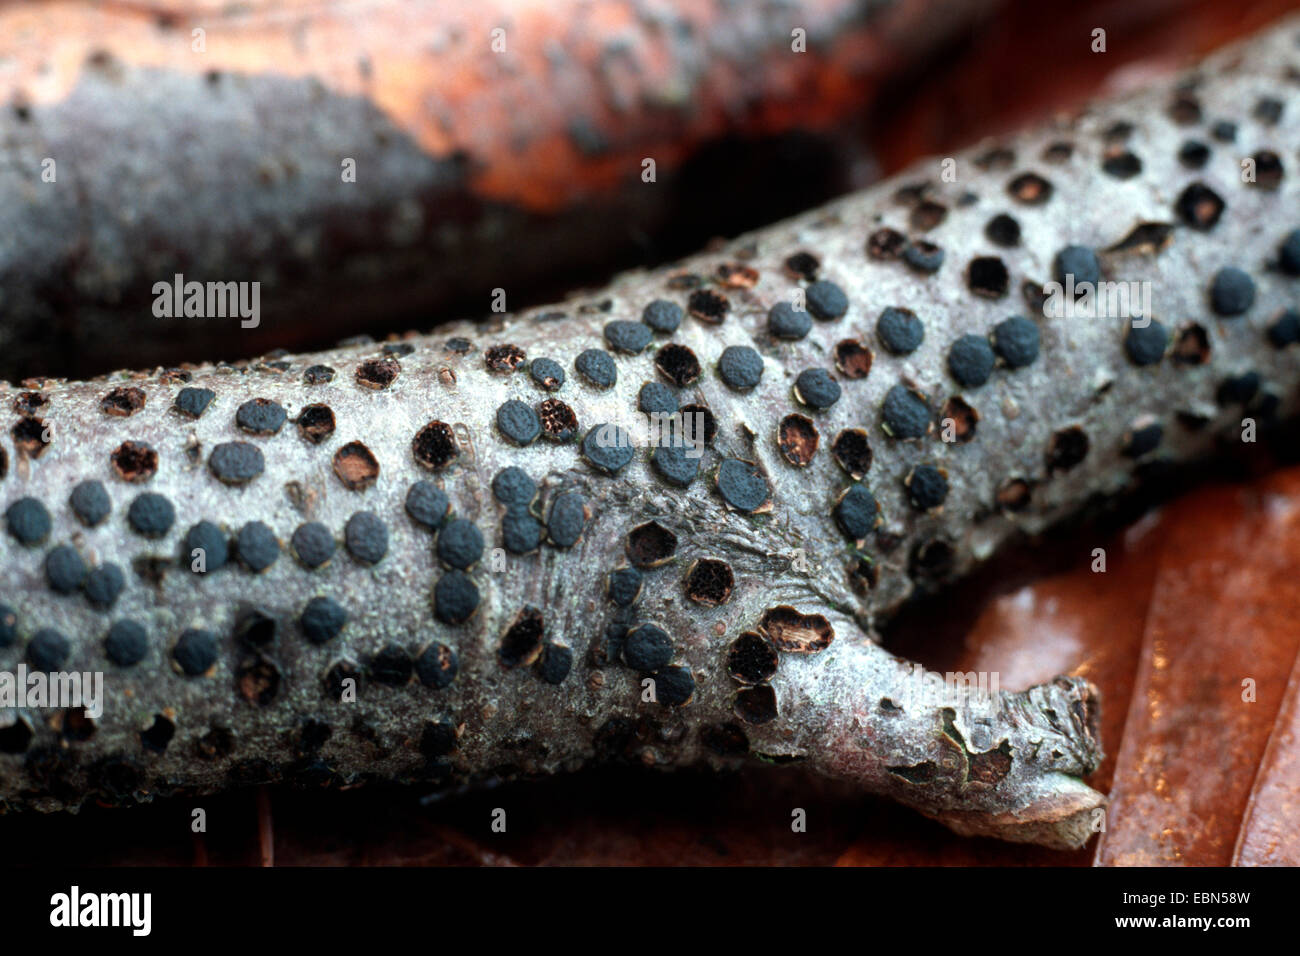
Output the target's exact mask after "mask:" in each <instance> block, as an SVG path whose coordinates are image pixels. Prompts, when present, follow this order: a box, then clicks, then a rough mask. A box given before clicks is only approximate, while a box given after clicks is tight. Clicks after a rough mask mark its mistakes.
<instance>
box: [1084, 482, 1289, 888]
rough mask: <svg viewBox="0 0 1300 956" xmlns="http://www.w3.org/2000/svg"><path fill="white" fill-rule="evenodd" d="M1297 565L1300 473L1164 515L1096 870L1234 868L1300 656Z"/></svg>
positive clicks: (1188, 502)
mask: <svg viewBox="0 0 1300 956" xmlns="http://www.w3.org/2000/svg"><path fill="white" fill-rule="evenodd" d="M1298 569H1300V472H1297V471H1288V472H1284V473H1281V474H1278V475H1276V476H1274V477H1271V478H1268V479H1265V480H1264V481H1262V482H1257V483H1255V484H1253V485H1250V486H1247V487H1242V488H1215V489H1208V490H1206V491H1203V492H1200V493H1198V494H1196V495H1194V496H1192V497H1190V498H1187V499H1184V500H1182V501H1179V502H1178V503H1177V504H1175V505H1174V506H1173V507H1172V508H1171V509H1170V512H1169V520H1168V521H1167V522H1166V525H1165V537H1164V543H1163V548H1162V550H1161V555H1160V564H1159V569H1158V571H1157V574H1156V582H1155V588H1154V592H1153V597H1152V606H1151V612H1150V615H1149V616H1148V619H1147V625H1146V636H1145V639H1144V645H1143V649H1142V656H1141V662H1140V664H1139V668H1138V675H1137V680H1136V683H1135V689H1134V694H1133V697H1132V701H1131V703H1130V708H1129V716H1128V721H1127V723H1126V724H1125V728H1124V739H1123V743H1122V745H1121V748H1120V751H1119V756H1118V762H1117V767H1116V771H1115V783H1114V787H1113V789H1112V790H1111V808H1110V811H1109V813H1108V821H1109V824H1110V825H1109V826H1108V828H1107V830H1106V832H1105V833H1104V834H1102V837H1101V841H1100V844H1099V846H1098V848H1097V862H1098V863H1099V864H1102V865H1137V866H1152V865H1162V864H1185V865H1192V866H1226V865H1228V864H1229V863H1231V862H1232V856H1233V848H1234V846H1235V844H1236V842H1237V834H1238V830H1239V829H1240V827H1241V825H1242V820H1243V817H1244V815H1245V813H1246V808H1247V803H1248V801H1249V798H1250V791H1251V785H1252V783H1253V782H1254V779H1255V776H1256V773H1257V771H1258V768H1259V767H1260V763H1261V760H1262V759H1263V757H1264V754H1265V750H1266V748H1267V747H1268V743H1269V737H1270V736H1271V735H1272V732H1273V727H1274V724H1275V722H1276V720H1277V716H1278V713H1279V712H1280V709H1281V706H1282V701H1283V698H1284V696H1285V691H1286V688H1287V679H1288V677H1289V675H1290V674H1291V671H1292V668H1293V665H1294V662H1295V659H1296V650H1297V647H1298V646H1300V631H1298V630H1297V629H1296V627H1295V622H1296V617H1297V614H1298V613H1300V577H1297V570H1298ZM1261 809H1262V808H1261ZM1261 824H1262V821H1261Z"/></svg>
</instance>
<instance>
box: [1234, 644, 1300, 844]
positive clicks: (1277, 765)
mask: <svg viewBox="0 0 1300 956" xmlns="http://www.w3.org/2000/svg"><path fill="white" fill-rule="evenodd" d="M1297 819H1300V656H1297V657H1296V665H1295V667H1293V668H1292V669H1291V680H1290V682H1289V683H1288V684H1287V690H1286V699H1285V700H1284V701H1283V703H1282V711H1281V713H1280V714H1278V718H1277V724H1276V725H1275V726H1274V728H1273V734H1272V736H1271V737H1270V738H1269V741H1268V749H1267V750H1265V751H1264V759H1263V760H1261V761H1260V765H1259V773H1258V774H1256V776H1255V786H1254V788H1253V789H1252V790H1251V794H1250V802H1249V803H1248V804H1247V805H1246V818H1245V820H1243V821H1242V824H1241V831H1240V833H1239V834H1238V835H1237V846H1236V849H1235V850H1234V851H1233V854H1232V862H1233V864H1234V865H1239V866H1300V833H1298V832H1297V830H1296V825H1295V824H1296V820H1297Z"/></svg>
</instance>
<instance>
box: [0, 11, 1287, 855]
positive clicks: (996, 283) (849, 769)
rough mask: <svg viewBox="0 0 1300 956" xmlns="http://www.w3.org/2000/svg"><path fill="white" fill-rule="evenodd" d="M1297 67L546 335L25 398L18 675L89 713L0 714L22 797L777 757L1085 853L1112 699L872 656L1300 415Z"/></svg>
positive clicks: (697, 263)
mask: <svg viewBox="0 0 1300 956" xmlns="http://www.w3.org/2000/svg"><path fill="white" fill-rule="evenodd" d="M1298 33H1300V23H1298V22H1297V21H1295V20H1292V21H1290V22H1289V23H1287V24H1284V25H1283V26H1281V27H1279V28H1277V29H1275V30H1273V31H1272V32H1270V33H1269V34H1266V35H1264V36H1262V37H1261V38H1259V39H1257V40H1255V41H1253V42H1252V43H1251V44H1250V45H1247V46H1245V47H1244V48H1239V49H1236V50H1232V51H1228V52H1226V53H1224V54H1220V55H1219V56H1218V57H1216V58H1213V59H1211V60H1209V61H1207V62H1206V63H1205V64H1204V65H1203V66H1202V68H1201V70H1200V71H1199V72H1198V74H1197V75H1196V76H1195V77H1193V78H1191V79H1189V80H1185V81H1182V82H1181V83H1179V84H1178V85H1170V86H1165V87H1161V88H1159V89H1155V90H1152V91H1150V92H1147V93H1143V94H1141V95H1136V96H1130V97H1128V98H1126V99H1123V100H1119V101H1116V102H1113V103H1110V104H1108V105H1105V106H1103V107H1100V108H1098V109H1096V110H1095V111H1093V112H1091V113H1088V114H1086V115H1084V116H1083V117H1081V118H1079V119H1077V120H1075V121H1073V122H1070V123H1061V124H1058V125H1054V126H1052V127H1050V128H1047V129H1044V130H1039V131H1037V132H1033V133H1029V134H1026V135H1023V136H1020V137H1018V138H1015V139H1014V140H1011V141H1008V142H1006V143H1004V144H1000V145H998V146H996V147H993V148H989V147H987V146H985V147H981V148H980V149H977V150H975V151H973V152H971V153H969V154H965V155H961V156H958V157H957V160H956V169H957V176H956V181H955V182H951V181H948V180H949V179H950V177H943V176H941V175H940V164H939V163H938V162H935V163H932V164H921V165H920V166H918V167H916V168H915V169H913V170H912V171H911V172H910V173H909V174H907V175H905V176H904V177H902V178H901V179H898V180H895V181H892V182H887V183H884V184H882V185H880V186H878V187H876V188H873V189H871V190H868V191H866V192H864V193H861V194H858V195H855V196H851V197H848V198H846V199H844V200H842V201H839V202H836V203H834V204H832V205H830V206H828V207H825V208H823V209H820V210H817V211H815V212H813V213H810V214H807V215H804V216H801V217H798V218H796V219H793V220H790V221H787V222H784V223H781V224H779V225H776V226H772V227H770V228H768V229H765V230H763V231H760V232H757V233H754V234H751V235H747V236H744V237H741V238H740V239H737V240H735V241H734V242H732V243H730V244H729V245H727V246H725V247H724V248H722V249H720V250H717V251H714V252H710V253H709V254H707V255H701V256H698V257H695V258H692V259H688V260H686V261H684V262H681V263H678V264H677V265H676V266H674V267H673V268H670V269H665V270H661V271H657V272H654V273H635V274H629V275H625V276H623V277H621V278H619V279H617V280H615V281H614V282H613V283H612V284H611V285H609V286H608V287H607V288H605V289H603V290H601V291H600V292H599V293H597V294H595V295H592V296H586V297H583V298H582V299H577V300H574V301H572V302H570V303H567V304H565V305H564V306H561V307H559V309H562V310H563V311H564V312H565V313H566V314H565V317H564V319H563V320H562V321H560V320H553V319H554V315H555V313H556V311H557V308H556V307H552V308H550V309H545V310H538V311H537V312H535V313H534V312H529V313H524V314H520V315H516V316H512V317H509V318H506V319H500V320H497V321H495V322H494V323H492V324H487V325H477V326H474V325H458V326H451V327H447V328H444V329H442V330H440V331H439V332H438V333H437V334H436V335H433V336H427V337H411V338H407V339H404V340H402V341H400V342H393V343H388V344H386V345H379V344H375V345H355V346H350V347H346V348H340V349H337V350H335V351H330V352H323V353H317V354H312V355H303V356H296V357H294V356H290V357H281V358H276V359H273V360H267V361H264V362H258V363H249V364H247V365H242V366H237V367H234V366H223V365H217V366H202V367H194V368H187V369H183V370H181V369H170V370H160V371H156V372H153V373H141V374H120V375H116V376H112V377H111V378H110V379H106V380H100V381H92V382H54V381H27V382H25V383H23V385H22V386H21V387H6V388H5V390H4V391H3V393H2V394H3V413H2V414H3V415H4V416H5V423H4V434H5V439H4V445H7V447H6V448H5V455H4V461H5V465H4V467H3V469H2V471H3V474H4V477H3V478H0V496H2V500H3V505H4V529H3V540H4V543H3V549H4V550H3V558H2V560H0V604H2V605H3V607H0V670H3V671H5V672H10V673H13V672H16V671H17V669H18V668H19V666H20V665H25V666H28V667H30V668H33V669H39V670H44V671H61V672H103V674H104V680H103V686H104V699H103V701H102V713H101V714H100V715H99V716H98V717H97V718H94V719H88V718H86V717H85V716H84V715H80V713H79V712H77V713H73V712H72V711H71V709H70V708H58V709H56V708H50V707H44V708H43V707H41V706H39V705H38V704H32V702H31V701H30V700H29V701H28V706H26V707H23V708H17V709H12V708H11V709H6V710H5V711H4V712H3V716H2V717H0V720H3V722H4V725H3V726H2V727H0V800H3V802H4V805H5V806H7V807H9V808H11V809H16V808H21V807H28V806H30V807H36V808H40V809H56V808H61V807H69V806H76V805H78V804H79V803H80V802H82V801H83V800H85V799H87V798H88V797H90V796H92V795H93V796H94V797H96V798H97V799H100V800H108V801H113V802H129V801H130V800H132V799H147V798H149V797H151V796H155V795H166V794H169V793H175V792H187V793H192V792H202V791H209V790H213V789H217V788H220V787H223V786H227V785H230V784H231V783H240V782H248V781H259V780H266V779H287V780H293V781H299V782H304V783H311V784H325V783H331V782H342V781H357V780H362V779H367V778H386V779H397V780H410V781H426V782H433V783H437V784H451V783H456V782H460V781H463V780H466V779H471V778H481V777H492V776H502V775H511V774H530V773H545V772H554V771H560V770H569V769H575V768H577V767H579V766H581V765H583V764H584V763H587V762H590V761H592V760H611V759H630V760H634V761H636V762H639V763H644V764H648V765H664V766H673V765H681V764H687V763H692V762H698V761H704V762H709V763H712V764H714V765H718V766H723V765H729V764H734V763H736V762H738V761H740V760H742V759H745V758H749V757H756V758H760V759H765V760H770V761H780V762H789V761H797V762H801V763H802V764H803V765H805V766H806V767H807V768H808V769H809V770H810V771H811V772H814V773H821V774H827V775H832V776H836V777H847V778H850V779H853V780H856V781H859V782H860V783H861V785H862V786H863V787H864V789H867V790H870V791H874V792H879V793H884V794H888V795H890V796H893V797H895V798H897V799H898V800H901V801H903V802H904V803H907V804H909V805H911V806H914V807H916V808H917V809H919V810H920V811H922V812H924V813H926V814H929V815H931V816H933V817H935V818H937V819H939V820H941V821H943V822H944V823H946V824H947V825H948V826H950V827H952V828H953V829H955V830H957V831H959V832H963V833H980V834H990V835H994V836H999V837H1002V838H1005V839H1010V840H1019V841H1031V842H1038V843H1043V844H1047V845H1051V846H1060V847H1065V846H1077V845H1079V844H1080V843H1081V842H1082V841H1083V840H1085V839H1086V838H1087V836H1088V835H1089V834H1090V833H1091V832H1093V830H1094V829H1095V828H1096V826H1097V824H1098V814H1099V812H1100V810H1101V809H1102V808H1103V807H1104V803H1105V801H1104V797H1102V795H1100V794H1098V793H1096V792H1095V791H1093V790H1092V789H1091V788H1089V787H1088V786H1087V785H1086V784H1084V783H1083V782H1082V780H1081V778H1082V777H1084V776H1086V775H1087V774H1088V773H1089V772H1090V771H1092V770H1093V769H1094V768H1095V767H1096V765H1097V763H1098V761H1099V759H1100V756H1101V743H1100V741H1099V740H1098V739H1097V726H1098V725H1097V714H1098V701H1097V699H1096V695H1095V691H1094V690H1093V688H1092V687H1091V686H1090V685H1089V684H1088V683H1087V682H1086V681H1084V680H1081V679H1078V678H1067V677H1062V678H1058V679H1057V680H1055V681H1052V682H1050V683H1047V684H1044V685H1042V686H1039V687H1034V688H1031V689H1029V690H1026V691H1022V692H1011V691H1010V690H1008V689H1001V688H997V687H995V686H993V685H992V681H987V682H983V681H980V680H978V679H977V680H976V681H975V686H973V687H965V688H957V689H956V691H955V692H954V689H953V688H951V687H939V686H937V685H936V684H935V683H933V682H932V681H931V680H930V679H929V678H928V677H927V675H925V674H924V673H923V672H920V671H918V669H917V668H914V667H912V666H911V665H909V664H908V663H907V662H905V661H903V660H901V659H899V658H897V657H895V656H893V655H891V654H889V653H887V652H886V651H884V650H882V649H881V648H880V647H878V646H877V645H876V644H875V643H873V641H872V639H871V635H872V633H873V629H874V628H875V626H876V625H877V624H878V623H879V622H881V621H883V620H884V619H885V618H886V617H887V616H888V615H889V614H890V613H892V612H893V611H894V610H895V609H896V608H897V607H898V606H899V605H900V604H901V603H902V602H903V601H905V600H907V599H908V598H909V597H912V596H913V595H915V594H918V593H924V592H925V591H928V590H930V589H931V588H933V587H935V586H937V585H940V584H942V583H943V581H945V580H947V579H949V578H951V577H953V576H955V575H958V574H961V573H963V572H965V571H967V570H969V569H970V568H971V567H973V566H974V565H975V564H977V563H978V562H980V561H981V560H983V559H985V558H986V557H988V556H989V555H990V554H992V553H993V552H994V551H996V550H997V549H998V548H999V547H1001V546H1003V545H1004V544H1005V543H1007V542H1008V541H1010V540H1012V539H1013V538H1014V537H1016V536H1018V535H1020V534H1022V533H1024V532H1037V531H1040V530H1043V529H1046V528H1049V527H1050V526H1051V525H1052V524H1053V523H1054V522H1056V521H1058V520H1060V519H1062V518H1063V517H1065V516H1068V515H1069V514H1071V513H1072V512H1075V511H1077V510H1078V509H1079V507H1080V506H1081V505H1082V504H1083V503H1084V502H1085V501H1087V500H1088V499H1089V498H1091V497H1094V496H1097V495H1109V494H1114V493H1118V492H1120V491H1123V490H1124V489H1126V488H1128V487H1130V486H1131V485H1132V484H1133V483H1134V482H1135V481H1142V480H1147V479H1149V478H1150V476H1153V475H1156V474H1158V473H1159V468H1160V467H1161V466H1163V465H1166V464H1168V463H1171V462H1178V461H1185V460H1190V459H1194V458H1195V457H1197V456H1199V455H1202V454H1205V453H1207V452H1209V451H1211V450H1213V448H1214V446H1215V443H1216V442H1217V441H1220V440H1222V439H1223V438H1224V436H1231V437H1234V438H1236V439H1237V440H1240V439H1239V436H1240V434H1241V432H1242V429H1243V421H1244V420H1250V421H1258V422H1259V423H1261V427H1262V424H1263V423H1266V422H1267V420H1269V419H1270V418H1272V417H1275V416H1281V415H1285V414H1291V413H1293V412H1294V411H1295V403H1296V400H1297V396H1296V384H1297V381H1300V363H1298V362H1297V355H1298V354H1300V353H1297V352H1296V348H1297V345H1296V338H1297V336H1296V334H1295V329H1296V327H1297V325H1298V324H1300V323H1298V321H1297V319H1296V317H1295V312H1294V310H1295V308H1296V298H1297V293H1298V292H1300V232H1297V231H1296V230H1297V229H1300V220H1298V219H1297V218H1296V217H1297V216H1298V215H1300V213H1297V210H1300V202H1297V199H1300V187H1298V186H1297V184H1296V183H1297V181H1296V177H1295V175H1294V173H1293V172H1292V171H1291V170H1288V169H1286V168H1285V166H1286V164H1287V162H1288V161H1289V159H1290V158H1291V157H1294V156H1295V155H1296V149H1297V145H1298V142H1297V134H1296V130H1297V125H1296V123H1295V115H1294V114H1296V113H1297V111H1300V97H1298V96H1297V95H1296V82H1295V76H1296V75H1297V71H1300V46H1297V42H1296V37H1297V34H1298ZM1288 71H1290V72H1288ZM1191 106H1194V107H1195V110H1194V111H1193V110H1192V109H1191ZM1279 116H1280V118H1279ZM1221 117H1226V118H1231V119H1234V120H1236V121H1237V123H1238V126H1237V138H1236V140H1235V141H1234V142H1233V143H1231V144H1221V143H1216V144H1214V145H1213V146H1211V145H1209V140H1208V136H1207V129H1206V124H1207V123H1210V122H1213V121H1214V120H1215V119H1218V118H1221ZM1189 144H1193V145H1195V144H1204V148H1203V149H1200V150H1193V152H1195V154H1196V157H1197V158H1196V160H1195V161H1194V162H1189V160H1188V155H1189ZM1117 148H1122V151H1123V152H1124V153H1125V154H1126V155H1127V156H1129V157H1131V158H1130V159H1127V160H1126V161H1125V162H1124V163H1122V164H1116V162H1115V161H1114V157H1115V154H1116V150H1117ZM1279 157H1282V158H1279ZM1244 159H1252V160H1253V161H1254V165H1253V168H1254V169H1255V171H1256V173H1257V174H1258V175H1257V176H1256V177H1255V178H1253V180H1249V181H1247V180H1246V179H1244V178H1243V174H1242V170H1243V164H1242V161H1243V160H1244ZM1265 172H1268V175H1267V176H1265V175H1263V174H1264V173H1265ZM920 204H925V207H926V213H925V215H921V216H917V215H914V214H915V212H916V209H917V208H918V206H919V205H920ZM1054 282H1055V283H1059V288H1056V287H1053V286H1052V285H1050V284H1051V283H1054ZM1119 283H1125V284H1126V285H1124V286H1123V288H1124V289H1129V288H1130V286H1128V285H1127V283H1135V284H1136V285H1135V286H1132V288H1134V289H1136V290H1137V293H1136V298H1134V299H1132V300H1131V301H1130V300H1126V301H1130V304H1132V303H1133V302H1142V301H1149V303H1150V308H1149V309H1148V310H1146V311H1142V312H1140V313H1136V314H1135V310H1134V309H1131V308H1130V309H1127V310H1125V309H1122V308H1120V309H1116V308H1113V307H1112V306H1111V304H1110V303H1113V302H1114V301H1115V298H1114V294H1113V293H1114V291H1115V289H1116V288H1118V286H1117V284H1119ZM1144 296H1146V297H1147V298H1144ZM541 316H545V317H546V319H545V320H541V319H540V318H539V317H541ZM1151 329H1156V331H1155V332H1152V331H1151ZM1288 330H1290V331H1288ZM1135 336H1136V337H1137V340H1136V341H1135ZM651 386H653V387H651ZM4 445H0V447H4ZM954 612H955V613H960V608H955V609H954ZM986 683H987V685H988V686H985V684H986Z"/></svg>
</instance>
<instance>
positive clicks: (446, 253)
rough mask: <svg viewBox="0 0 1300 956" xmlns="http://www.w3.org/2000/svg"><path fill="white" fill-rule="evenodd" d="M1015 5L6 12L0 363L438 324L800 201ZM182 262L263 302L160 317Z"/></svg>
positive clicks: (156, 356)
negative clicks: (945, 53)
mask: <svg viewBox="0 0 1300 956" xmlns="http://www.w3.org/2000/svg"><path fill="white" fill-rule="evenodd" d="M994 5H995V4H994V2H993V0H942V2H936V0H898V2H885V0H793V2H786V3H781V4H759V3H753V4H750V3H723V2H703V0H666V2H653V3H651V2H633V0H597V2H581V0H545V2H505V0H485V2H479V3H473V4H468V3H449V2H441V3H439V2H427V0H414V2H402V3H397V2H375V0H334V2H312V3H305V2H296V0H280V2H275V0H267V2H252V3H244V4H239V5H229V4H225V3H215V2H180V0H174V2H167V0H160V2H155V3H120V2H119V3H97V2H92V0H66V2H57V0H56V2H49V3H41V4H12V5H3V6H0V103H2V104H4V105H3V110H2V111H0V290H3V291H2V292H0V296H2V297H0V320H2V324H0V377H8V378H11V379H14V380H17V379H19V378H22V377H26V376H31V375H36V374H61V375H69V374H74V373H75V374H91V373H97V372H103V371H106V370H110V369H113V368H118V367H122V366H124V365H129V366H132V367H140V366H147V365H152V364H167V363H175V362H178V361H181V360H195V361H197V360H202V359H218V358H239V357H246V356H250V355H256V354H259V353H261V352H264V351H266V350H268V349H271V348H276V347H294V348H301V347H306V346H310V345H313V344H330V343H332V342H333V340H335V339H337V338H339V337H341V336H344V335H351V334H356V333H358V332H363V331H367V330H371V331H379V332H383V331H389V330H394V329H405V328H409V327H412V326H419V327H428V326H429V325H432V324H434V323H435V322H437V321H439V320H443V319H447V318H451V317H453V313H454V311H455V310H464V311H467V312H470V313H472V314H482V313H486V312H487V311H488V307H489V303H490V297H491V290H493V289H495V288H503V289H506V290H507V293H508V297H509V298H508V300H507V301H508V305H509V307H510V308H511V309H515V308H518V307H519V306H521V305H523V304H524V303H525V301H536V300H539V299H541V298H543V297H545V296H548V295H554V294H558V293H560V292H563V291H565V290H567V289H568V288H570V287H571V286H572V285H574V284H575V283H577V282H579V281H581V280H583V279H592V280H594V279H597V278H600V277H601V276H603V275H605V274H607V273H608V272H609V271H611V270H613V269H614V268H616V267H620V266H624V265H627V264H629V263H635V262H645V261H650V260H657V259H663V258H668V257H671V256H674V255H676V254H679V253H682V252H686V251H689V250H690V249H691V248H692V247H694V246H697V245H699V244H701V243H702V242H703V240H704V238H706V237H708V236H710V235H715V234H719V233H730V232H735V231H738V230H740V229H743V228H747V227H749V226H753V225H758V224H760V223H762V222H766V221H770V220H773V219H776V218H780V217H781V216H784V215H787V214H791V213H794V212H796V211H798V210H801V209H804V208H807V207H809V206H812V205H815V204H816V203H817V202H819V201H821V200H824V199H826V198H828V197H829V196H831V195H834V194H836V193H839V192H843V191H846V190H847V189H849V188H850V187H851V186H853V185H855V184H856V183H855V182H854V175H853V168H854V165H855V164H856V163H858V162H859V161H860V159H861V154H860V152H859V151H858V149H859V148H858V147H857V145H856V143H857V142H858V141H859V140H860V137H859V136H858V133H859V132H860V131H859V130H858V129H857V126H856V123H857V122H858V121H860V118H861V117H862V116H863V115H864V113H865V110H866V107H867V106H868V105H869V104H870V103H871V101H872V99H873V97H874V96H875V95H876V93H877V92H878V90H879V88H880V84H881V82H882V81H884V80H885V79H887V78H889V77H891V76H894V75H897V74H898V73H900V72H901V71H903V70H904V69H905V68H906V67H908V66H909V65H914V64H916V63H918V62H919V61H920V60H921V59H922V58H923V55H925V54H928V53H933V52H934V51H935V50H936V49H940V48H941V47H942V46H943V45H944V44H945V42H947V41H950V40H951V39H952V38H953V37H954V36H955V35H956V34H957V33H958V32H959V31H960V30H961V28H962V27H963V26H966V25H969V24H970V22H971V21H972V20H973V19H974V18H976V17H978V16H979V15H981V14H983V13H986V12H987V11H988V10H989V9H990V8H992V7H993V6H994ZM940 9H942V14H941V15H940ZM51 159H52V160H53V161H54V163H55V164H56V165H55V170H56V173H57V179H56V181H55V182H47V181H45V179H43V177H42V173H43V171H44V170H45V168H46V167H47V166H48V164H47V163H46V160H51ZM647 160H652V161H653V170H652V172H653V177H654V181H653V183H647V182H646V181H645V175H646V174H647V172H648V171H649V167H648V166H647V165H646V161H647ZM349 161H351V162H350V163H349ZM349 166H351V167H352V168H353V169H354V170H355V177H354V178H355V181H347V180H348V178H349V177H348V171H349ZM859 178H862V177H861V176H859ZM175 273H182V274H185V275H186V276H187V278H189V279H194V280H198V281H222V282H225V281H260V282H261V283H262V288H261V304H262V316H261V322H260V325H259V326H258V327H257V328H254V329H248V330H241V329H240V328H239V327H238V325H236V324H235V323H234V322H232V321H230V320H229V319H216V320H201V319H196V318H190V319H184V318H182V319H179V320H169V319H161V318H157V317H155V316H154V315H153V313H152V311H151V304H152V300H153V292H152V288H153V285H154V283H155V282H159V281H170V280H171V278H172V276H173V274H175Z"/></svg>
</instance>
